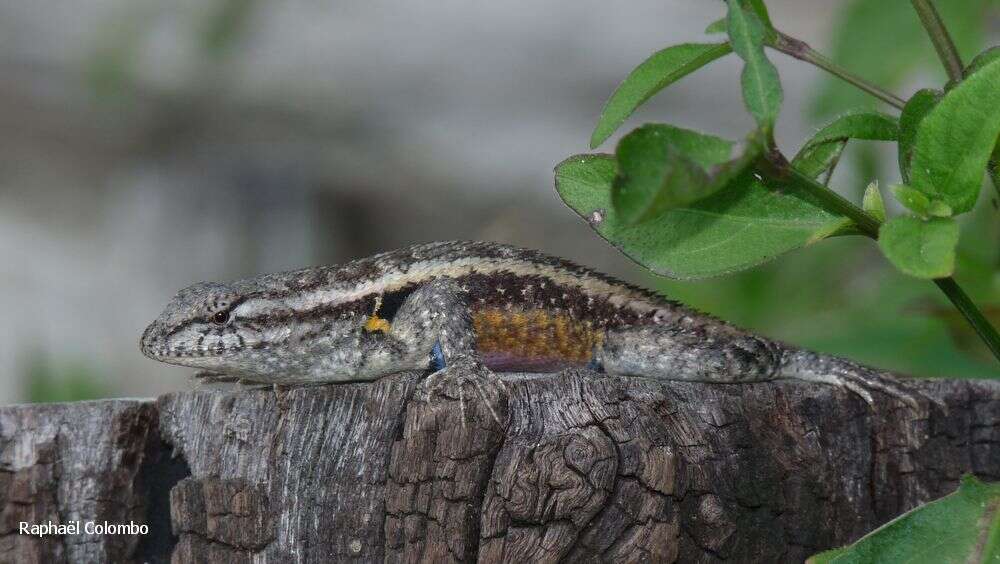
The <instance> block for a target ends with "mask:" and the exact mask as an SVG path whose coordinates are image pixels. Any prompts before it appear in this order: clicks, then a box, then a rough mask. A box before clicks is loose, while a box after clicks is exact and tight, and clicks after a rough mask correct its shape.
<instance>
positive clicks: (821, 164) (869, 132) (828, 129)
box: [792, 112, 899, 178]
mask: <svg viewBox="0 0 1000 564" xmlns="http://www.w3.org/2000/svg"><path fill="white" fill-rule="evenodd" d="M898 136H899V121H898V120H897V119H896V118H894V117H892V116H889V115H886V114H882V113H878V112H856V113H849V114H846V115H843V116H841V117H839V118H837V119H835V120H833V121H832V122H831V123H829V124H827V125H826V126H825V127H823V128H822V129H820V130H819V131H817V132H816V134H815V135H813V137H812V139H810V140H809V141H808V142H807V143H806V144H805V145H804V146H803V147H802V149H800V150H799V152H798V154H797V155H795V158H794V159H792V165H793V166H794V167H795V168H797V169H799V170H800V171H801V172H802V173H803V174H805V175H806V176H809V177H813V178H815V177H816V176H818V175H819V174H821V173H822V172H824V171H826V170H828V169H829V168H830V167H832V166H833V165H834V164H835V163H836V162H837V160H839V158H840V154H841V152H842V151H843V150H844V147H845V145H846V144H847V141H848V140H850V139H866V140H871V141H895V140H896V139H897V137H898Z"/></svg>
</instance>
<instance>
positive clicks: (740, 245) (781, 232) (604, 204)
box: [556, 152, 850, 279]
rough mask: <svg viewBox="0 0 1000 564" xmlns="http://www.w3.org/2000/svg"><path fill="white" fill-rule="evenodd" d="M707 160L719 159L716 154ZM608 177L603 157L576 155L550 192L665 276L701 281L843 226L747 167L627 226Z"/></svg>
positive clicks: (611, 165)
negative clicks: (693, 198) (692, 198)
mask: <svg viewBox="0 0 1000 564" xmlns="http://www.w3.org/2000/svg"><path fill="white" fill-rule="evenodd" d="M713 158H714V159H718V161H721V160H722V159H725V158H727V157H725V156H722V155H721V152H720V154H717V155H714V156H713ZM692 160H695V161H696V162H698V159H692ZM718 161H717V162H718ZM708 162H709V161H708V160H707V159H705V160H702V161H701V162H699V164H701V165H706V164H708ZM614 176H615V161H614V159H613V158H612V157H611V156H610V155H577V156H574V157H570V158H568V159H566V160H565V161H563V162H562V163H560V164H559V165H558V166H557V167H556V190H557V191H558V192H559V195H560V196H561V197H562V199H563V201H564V202H566V204H567V205H568V206H569V207H571V208H572V209H573V210H574V211H576V212H577V213H578V214H580V216H582V217H583V218H585V219H586V220H587V221H588V222H589V223H590V225H591V227H593V228H594V229H595V230H596V231H597V232H598V233H599V234H600V235H601V237H603V238H605V239H606V240H608V241H609V242H610V243H611V244H612V245H614V246H615V247H617V248H618V249H620V250H621V251H622V252H623V253H625V255H627V256H628V257H630V258H632V260H634V261H636V262H638V263H639V264H641V265H643V266H645V267H646V268H648V269H650V270H652V271H653V272H654V273H656V274H661V275H664V276H670V277H672V278H681V279H693V278H706V277H709V276H717V275H720V274H726V273H729V272H734V271H737V270H742V269H746V268H749V267H751V266H755V265H758V264H761V263H764V262H767V261H770V260H772V259H774V258H776V257H777V256H779V255H781V254H783V253H785V252H788V251H790V250H793V249H796V248H799V247H803V246H805V245H808V244H810V243H812V242H815V241H818V240H820V239H823V238H824V237H827V236H828V235H830V234H831V233H833V232H834V231H836V230H837V229H839V228H840V227H843V226H845V225H847V224H849V223H850V220H848V219H847V218H844V217H840V216H837V215H833V214H830V213H828V212H826V211H824V210H823V209H822V208H820V207H818V206H817V205H816V204H815V203H814V202H812V201H811V200H810V199H809V198H808V197H805V196H801V195H798V194H795V193H786V192H782V191H778V190H772V189H770V188H768V187H766V186H765V185H764V184H762V183H761V181H759V180H758V179H757V178H756V177H755V176H754V175H753V173H752V172H751V171H747V172H744V173H743V174H742V175H741V176H740V177H739V178H737V179H736V180H734V181H733V182H731V183H730V184H729V185H728V186H727V188H726V189H725V190H722V191H720V192H717V193H715V194H714V195H712V196H709V197H708V198H705V199H704V200H701V201H699V202H697V203H695V204H691V205H689V206H685V207H683V208H677V209H672V210H668V211H666V212H665V213H664V214H663V215H661V216H660V217H658V218H656V219H654V220H651V221H648V222H645V223H641V224H638V225H627V224H626V223H625V222H623V221H622V220H621V219H620V218H619V217H618V215H617V213H616V211H615V210H614V208H613V207H612V205H611V184H612V181H613V179H614Z"/></svg>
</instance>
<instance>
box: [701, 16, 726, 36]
mask: <svg viewBox="0 0 1000 564" xmlns="http://www.w3.org/2000/svg"><path fill="white" fill-rule="evenodd" d="M705 33H707V34H709V35H711V34H713V33H726V18H719V19H717V20H715V21H714V22H712V23H710V24H708V27H706V28H705Z"/></svg>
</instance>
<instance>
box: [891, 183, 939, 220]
mask: <svg viewBox="0 0 1000 564" xmlns="http://www.w3.org/2000/svg"><path fill="white" fill-rule="evenodd" d="M889 190H890V191H891V192H892V195H893V196H895V197H896V201H898V202H899V203H901V204H903V207H904V208H906V209H908V210H910V211H911V212H913V213H915V214H917V215H921V216H924V217H927V216H928V215H930V213H928V210H929V209H930V207H931V200H930V198H928V197H927V196H925V195H924V193H923V192H921V191H919V190H914V189H913V188H911V187H909V186H907V185H906V184H893V185H892V186H890V187H889Z"/></svg>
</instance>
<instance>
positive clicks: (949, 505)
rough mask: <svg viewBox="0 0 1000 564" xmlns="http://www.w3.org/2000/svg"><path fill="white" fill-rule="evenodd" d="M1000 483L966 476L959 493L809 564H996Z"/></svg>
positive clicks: (933, 502)
mask: <svg viewBox="0 0 1000 564" xmlns="http://www.w3.org/2000/svg"><path fill="white" fill-rule="evenodd" d="M998 509H1000V484H988V483H983V482H981V481H979V480H977V479H976V478H975V477H973V476H964V477H963V478H962V481H961V484H960V485H959V487H958V490H957V491H955V492H954V493H952V494H949V495H947V496H945V497H943V498H941V499H938V500H936V501H932V502H930V503H927V504H924V505H922V506H920V507H918V508H916V509H914V510H912V511H910V512H907V513H904V514H903V515H901V516H899V517H897V518H895V519H893V520H892V521H889V522H888V523H886V524H885V525H882V526H881V527H879V528H878V529H875V530H874V531H872V532H871V533H869V534H867V535H865V536H864V537H862V538H861V539H860V540H858V541H857V542H856V543H854V544H852V545H851V546H848V547H844V548H840V549H836V550H833V551H827V552H823V553H820V554H818V555H816V556H813V557H811V558H809V559H808V560H806V562H807V563H809V564H861V563H867V562H907V563H910V564H937V563H939V562H977V563H981V562H996V561H997V560H998V559H1000V550H998V546H997V541H998V537H1000V511H998Z"/></svg>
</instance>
